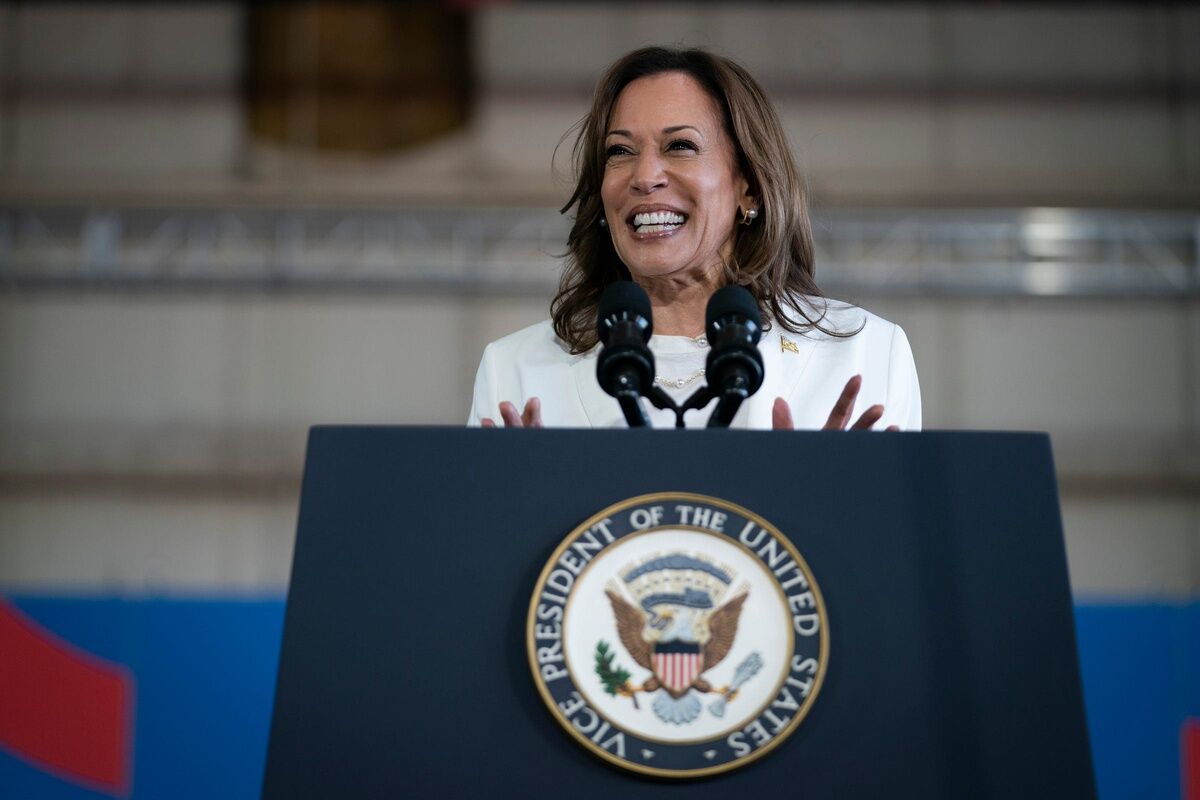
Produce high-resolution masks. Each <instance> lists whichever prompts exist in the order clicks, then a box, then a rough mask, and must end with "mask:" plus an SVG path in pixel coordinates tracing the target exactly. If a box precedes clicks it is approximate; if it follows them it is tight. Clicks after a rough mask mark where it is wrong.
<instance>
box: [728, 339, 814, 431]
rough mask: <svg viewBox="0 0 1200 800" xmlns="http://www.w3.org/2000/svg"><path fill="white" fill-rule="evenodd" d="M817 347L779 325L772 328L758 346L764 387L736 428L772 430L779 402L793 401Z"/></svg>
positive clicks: (746, 407) (744, 410)
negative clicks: (774, 413) (780, 398)
mask: <svg viewBox="0 0 1200 800" xmlns="http://www.w3.org/2000/svg"><path fill="white" fill-rule="evenodd" d="M816 346H817V343H816V342H815V341H813V340H812V339H810V338H809V337H807V336H801V335H799V334H794V333H790V332H788V331H785V330H782V329H781V328H780V327H779V323H775V324H774V325H772V326H771V330H769V331H767V332H766V333H764V334H763V336H762V339H760V340H759V342H758V350H759V352H761V353H762V357H763V373H764V374H763V385H762V386H760V387H759V389H758V391H757V392H755V393H754V395H753V396H751V397H750V399H749V400H747V401H746V403H745V405H744V406H743V408H742V409H741V411H739V413H738V415H737V416H736V417H735V418H734V421H733V422H734V424H733V426H732V427H736V428H752V429H755V430H770V429H771V410H772V408H773V407H774V405H775V398H776V397H782V398H784V399H786V400H790V399H791V398H792V396H793V395H794V394H795V390H796V386H797V385H798V384H799V383H800V378H801V376H802V375H803V374H804V370H805V369H806V368H807V367H808V363H809V361H811V360H812V355H813V351H814V350H816Z"/></svg>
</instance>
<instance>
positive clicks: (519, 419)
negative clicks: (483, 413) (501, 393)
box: [479, 397, 542, 428]
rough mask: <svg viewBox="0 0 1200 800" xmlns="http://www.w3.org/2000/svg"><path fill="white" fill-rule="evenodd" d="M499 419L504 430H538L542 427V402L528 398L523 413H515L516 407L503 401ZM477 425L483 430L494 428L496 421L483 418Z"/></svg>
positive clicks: (534, 398)
mask: <svg viewBox="0 0 1200 800" xmlns="http://www.w3.org/2000/svg"><path fill="white" fill-rule="evenodd" d="M500 418H501V419H502V420H503V421H504V427H506V428H540V427H542V401H541V400H539V399H538V398H536V397H531V398H529V401H528V402H527V403H525V412H524V413H517V407H516V406H515V405H513V404H512V403H510V402H508V401H507V400H505V401H504V402H503V403H501V404H500ZM479 424H480V425H482V426H483V427H485V428H496V427H499V426H498V425H496V420H494V419H492V418H491V417H484V418H483V419H481V420H479Z"/></svg>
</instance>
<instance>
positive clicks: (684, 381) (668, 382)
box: [654, 333, 708, 389]
mask: <svg viewBox="0 0 1200 800" xmlns="http://www.w3.org/2000/svg"><path fill="white" fill-rule="evenodd" d="M688 338H689V339H691V340H692V341H693V342H695V343H696V344H697V346H699V347H701V348H704V347H708V337H707V336H706V335H704V334H703V333H702V334H700V335H699V336H689V337H688ZM704 372H705V371H704V368H703V367H701V368H700V369H698V370H696V371H695V372H693V373H692V374H691V375H688V376H687V377H685V378H664V377H662V376H661V375H655V376H654V382H655V383H657V384H658V385H659V386H662V387H663V388H664V389H682V388H684V387H685V386H691V385H692V384H693V383H695V382H696V381H698V380H700V379H701V378H703V377H704Z"/></svg>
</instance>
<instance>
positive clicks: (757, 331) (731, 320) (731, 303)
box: [704, 286, 764, 428]
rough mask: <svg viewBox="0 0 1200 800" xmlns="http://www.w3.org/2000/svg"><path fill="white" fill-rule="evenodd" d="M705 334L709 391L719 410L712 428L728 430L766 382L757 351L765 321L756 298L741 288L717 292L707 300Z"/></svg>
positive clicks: (730, 287)
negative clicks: (707, 346) (744, 406)
mask: <svg viewBox="0 0 1200 800" xmlns="http://www.w3.org/2000/svg"><path fill="white" fill-rule="evenodd" d="M704 316H705V332H706V334H707V335H708V343H709V346H710V347H711V348H712V350H710V351H709V354H708V360H707V362H706V364H705V377H706V378H707V379H708V387H709V391H710V392H711V393H712V396H715V397H716V398H717V407H716V409H714V410H713V413H712V416H710V417H709V419H708V427H710V428H727V427H729V423H730V422H731V421H733V417H734V415H735V414H737V411H738V408H740V407H741V405H742V402H743V401H744V400H745V399H746V398H748V397H750V395H752V394H754V393H755V392H757V391H758V389H759V387H760V386H762V382H763V374H764V371H763V359H762V353H760V352H759V351H758V340H759V339H760V338H762V318H761V317H760V316H759V313H758V303H757V302H756V301H755V300H754V296H753V295H752V294H750V292H749V291H747V290H746V289H745V288H744V287H742V286H726V287H724V288H721V289H718V290H717V291H716V292H714V293H713V296H712V297H710V298H709V300H708V308H707V310H706V312H705V315H704Z"/></svg>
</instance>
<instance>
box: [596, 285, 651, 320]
mask: <svg viewBox="0 0 1200 800" xmlns="http://www.w3.org/2000/svg"><path fill="white" fill-rule="evenodd" d="M597 311H598V316H599V317H600V319H606V318H608V317H611V316H612V315H613V314H617V313H619V312H622V311H626V312H633V313H634V314H636V315H638V316H639V317H643V318H644V319H650V316H651V314H650V297H649V296H648V295H647V294H646V290H645V289H643V288H642V287H640V286H638V285H637V284H636V283H634V282H633V281H617V282H616V283H613V284H610V285H609V287H608V288H607V289H605V290H604V294H602V295H600V303H599V305H598V306H597Z"/></svg>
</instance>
